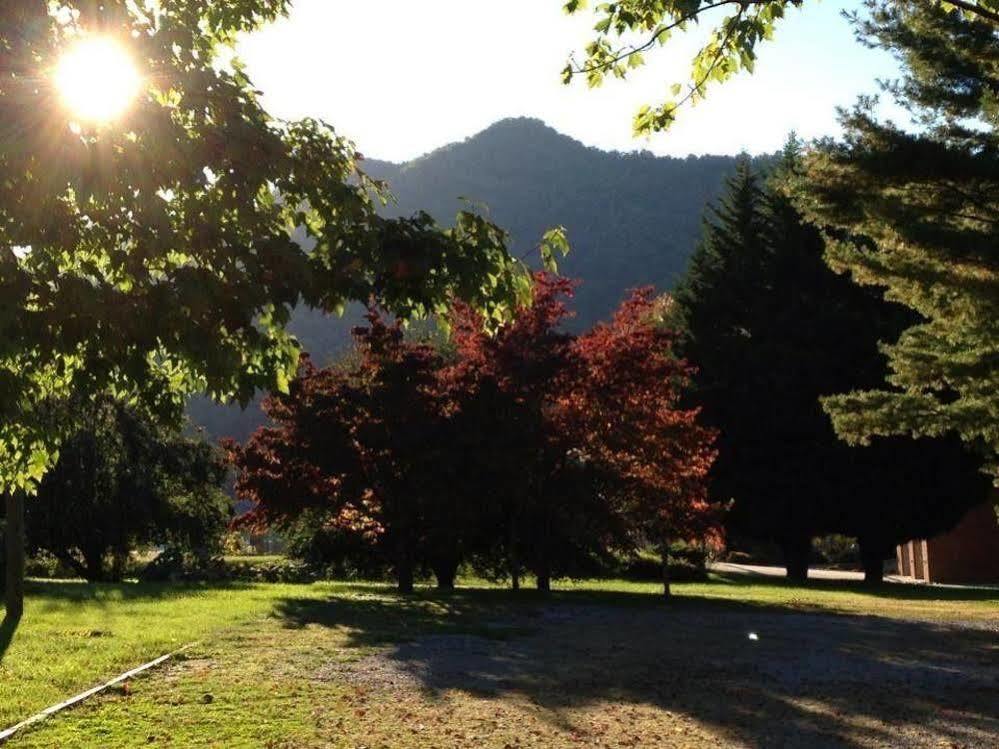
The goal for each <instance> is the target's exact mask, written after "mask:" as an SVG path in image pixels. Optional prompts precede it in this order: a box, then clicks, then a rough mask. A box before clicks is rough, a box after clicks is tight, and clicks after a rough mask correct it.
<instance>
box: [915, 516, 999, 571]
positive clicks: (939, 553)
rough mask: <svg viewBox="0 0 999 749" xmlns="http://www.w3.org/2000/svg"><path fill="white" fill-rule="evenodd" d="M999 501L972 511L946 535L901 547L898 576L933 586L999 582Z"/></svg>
mask: <svg viewBox="0 0 999 749" xmlns="http://www.w3.org/2000/svg"><path fill="white" fill-rule="evenodd" d="M997 500H999V498H997V497H993V498H992V499H990V500H989V501H988V502H984V503H982V504H980V505H978V506H977V507H975V508H973V509H972V510H970V511H969V512H968V513H967V514H966V515H965V516H964V517H963V518H962V519H961V522H960V523H958V524H957V526H955V527H954V529H953V530H951V531H949V532H947V533H943V534H941V535H939V536H934V537H933V538H931V539H928V540H922V539H917V540H913V541H908V542H906V543H905V544H902V545H901V546H899V547H898V550H897V557H898V570H899V574H901V575H906V576H908V577H913V578H915V579H916V580H925V581H926V582H933V583H999V522H997V520H996V512H995V503H996V501H997Z"/></svg>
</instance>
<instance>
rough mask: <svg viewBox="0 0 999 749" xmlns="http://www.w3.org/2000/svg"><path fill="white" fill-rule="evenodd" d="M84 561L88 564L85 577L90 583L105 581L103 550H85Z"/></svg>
mask: <svg viewBox="0 0 999 749" xmlns="http://www.w3.org/2000/svg"><path fill="white" fill-rule="evenodd" d="M83 561H84V563H85V564H86V574H85V575H84V577H85V578H86V579H87V582H89V583H102V582H105V578H104V554H103V552H95V551H90V552H84V554H83Z"/></svg>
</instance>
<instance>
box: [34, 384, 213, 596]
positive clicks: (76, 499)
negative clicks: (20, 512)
mask: <svg viewBox="0 0 999 749" xmlns="http://www.w3.org/2000/svg"><path fill="white" fill-rule="evenodd" d="M61 417H62V418H63V419H64V420H65V421H66V422H67V423H66V426H65V434H66V437H65V439H64V441H63V444H62V447H61V450H60V454H59V459H58V460H57V461H56V463H55V465H54V466H53V468H52V470H51V471H49V473H48V474H46V476H45V477H44V478H43V479H42V481H41V482H40V484H39V486H38V491H37V494H36V496H35V497H33V498H32V501H31V502H29V503H27V507H26V513H25V514H26V519H25V527H26V531H27V545H28V548H29V550H31V551H32V552H33V553H37V552H47V553H49V554H52V555H53V556H54V557H56V558H57V559H58V560H59V561H60V562H62V563H63V564H64V565H65V566H66V567H67V568H69V569H71V570H73V571H74V572H76V573H77V574H78V575H79V576H80V577H83V578H85V579H87V580H91V581H94V580H108V579H120V578H121V575H122V574H123V572H124V562H125V560H126V559H127V557H128V555H129V554H130V553H131V552H132V551H134V550H136V549H139V548H141V547H144V546H149V545H152V544H157V545H161V546H164V547H167V548H169V549H171V550H172V551H174V552H177V553H183V552H192V553H193V554H194V555H195V556H196V557H199V558H200V559H201V560H202V561H204V560H205V559H206V558H207V557H209V556H211V555H212V553H213V552H218V551H219V546H220V539H221V536H222V532H223V530H224V529H225V527H226V524H227V523H228V521H229V518H230V513H231V508H230V502H229V498H228V496H226V494H225V493H224V492H223V491H222V485H223V483H224V482H225V478H226V473H227V470H226V464H225V461H224V460H223V458H222V456H221V455H220V454H219V452H218V451H217V450H215V449H213V448H212V447H211V446H210V445H208V444H207V443H205V442H202V441H200V440H197V439H192V438H188V437H184V436H182V435H181V434H180V433H179V432H178V431H176V430H174V429H171V428H167V427H164V426H162V425H160V424H157V423H156V422H155V421H153V420H152V419H150V418H149V417H148V416H147V415H145V414H143V413H141V412H140V411H138V410H136V409H133V408H129V407H128V406H126V405H125V404H122V403H120V402H116V401H114V400H112V399H108V398H102V399H100V400H99V401H98V402H96V403H85V402H80V401H71V402H70V404H69V405H68V406H67V408H66V410H65V411H64V412H63V413H62V414H61Z"/></svg>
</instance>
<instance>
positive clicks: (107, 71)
mask: <svg viewBox="0 0 999 749" xmlns="http://www.w3.org/2000/svg"><path fill="white" fill-rule="evenodd" d="M54 79H55V85H56V88H57V90H58V91H59V96H60V97H61V98H62V101H63V103H64V104H65V106H66V108H67V109H69V111H70V112H71V113H72V114H73V116H74V117H76V118H78V119H80V120H83V121H86V122H90V123H105V122H110V121H111V120H114V119H117V118H118V117H120V116H121V115H122V114H124V113H125V111H126V110H127V109H128V107H129V106H130V105H131V104H132V102H133V101H134V100H135V97H136V96H137V95H138V94H139V90H140V88H141V86H142V76H141V75H139V71H138V69H137V68H136V66H135V63H134V62H133V61H132V58H131V56H130V55H129V54H128V51H127V50H126V49H125V48H124V47H123V46H122V45H121V44H119V43H118V42H116V41H115V40H113V39H110V38H108V37H103V36H91V37H87V38H85V39H81V40H80V41H78V42H76V43H75V44H73V46H72V47H70V48H69V49H67V50H66V51H65V52H64V53H63V55H62V57H61V58H60V59H59V63H58V65H57V66H56V69H55V76H54Z"/></svg>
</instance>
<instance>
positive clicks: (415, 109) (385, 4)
mask: <svg viewBox="0 0 999 749" xmlns="http://www.w3.org/2000/svg"><path fill="white" fill-rule="evenodd" d="M561 5H562V2H561V0H502V2H496V1H495V0H492V1H491V2H486V0H295V3H294V9H293V11H292V13H291V16H290V17H289V18H287V19H283V20H281V21H278V22H277V23H274V24H272V25H270V26H268V27H267V28H265V29H263V30H261V31H259V32H256V33H254V34H253V35H251V36H248V37H247V38H245V39H244V40H243V41H242V43H241V44H240V48H239V54H240V56H241V57H242V59H243V60H244V61H245V62H246V64H247V66H248V68H249V73H250V75H251V78H252V79H253V81H254V83H255V85H256V86H257V87H258V88H259V89H261V90H262V91H263V92H264V102H265V104H266V106H267V107H268V109H269V110H270V111H271V112H272V113H273V114H274V115H276V116H279V117H286V118H298V117H304V116H312V117H319V118H322V119H324V120H326V121H328V122H330V123H331V124H332V125H334V127H336V129H337V130H338V131H339V132H340V133H342V134H344V135H347V136H349V137H350V138H352V139H353V140H354V141H355V142H356V143H357V145H358V147H359V148H360V150H361V151H362V152H363V153H365V154H366V155H368V156H370V157H375V158H381V159H389V160H392V161H404V160H408V159H410V158H413V157H414V156H418V155H420V154H423V153H426V152H427V151H430V150H432V149H434V148H437V147H439V146H442V145H444V144H446V143H450V142H453V141H457V140H462V139H464V138H466V137H468V136H470V135H473V134H475V133H476V132H478V131H480V130H482V129H484V128H486V127H488V126H489V125H490V124H492V123H493V122H495V121H496V120H499V119H502V118H504V117H512V116H521V115H526V116H532V117H538V118H540V119H542V120H544V121H545V122H547V123H548V124H549V125H551V126H552V127H554V128H555V129H556V130H559V131H560V132H563V133H566V134H567V135H571V136H572V137H574V138H576V139H578V140H580V141H582V142H583V143H585V144H587V145H591V146H597V147H600V148H604V149H617V150H633V149H647V150H650V151H652V152H654V153H656V154H660V155H667V154H668V155H678V156H681V155H686V154H688V153H695V154H702V153H727V154H731V153H736V152H738V151H741V150H748V151H750V152H751V153H760V152H764V151H773V150H775V149H777V148H779V146H780V145H781V143H782V142H783V141H784V139H785V137H786V135H787V132H788V131H789V130H791V129H794V130H797V131H798V134H799V135H801V136H802V137H806V138H811V137H815V136H820V135H827V134H835V133H836V132H837V131H838V130H837V126H836V122H835V107H836V106H840V105H848V104H850V103H852V102H853V100H854V99H855V97H856V96H857V94H859V93H873V92H874V91H875V83H874V80H875V78H878V77H882V78H884V77H891V76H893V75H895V71H896V70H897V68H896V65H895V63H894V61H893V60H892V59H891V58H890V57H889V56H888V55H887V54H886V53H884V52H880V51H872V50H868V49H866V48H864V47H862V46H860V45H859V44H857V43H856V41H855V40H854V39H853V34H852V31H851V28H850V26H849V24H848V23H847V21H845V20H844V19H843V18H841V17H840V15H839V13H840V10H841V9H843V8H849V7H856V5H857V3H856V2H850V1H849V0H825V2H820V1H819V0H809V1H808V2H806V3H805V7H804V8H803V9H801V10H791V11H790V12H789V16H788V17H787V18H786V19H784V21H783V22H782V23H781V25H780V26H779V27H778V29H777V34H776V38H775V39H774V40H773V41H772V42H770V43H768V44H764V45H761V46H760V47H759V59H758V61H757V65H756V73H755V75H753V76H745V75H743V76H739V77H738V78H737V79H735V80H732V81H730V82H729V83H727V84H725V85H723V86H718V87H715V88H714V89H712V90H711V92H710V93H709V97H708V99H707V101H705V102H703V103H701V104H700V105H698V106H697V107H696V108H694V109H687V110H686V111H684V112H683V114H682V115H681V119H680V121H679V122H678V123H677V125H676V126H675V127H674V128H673V130H671V131H670V132H669V133H665V134H659V135H656V136H653V137H652V138H651V139H644V138H642V139H635V138H633V137H632V135H631V119H632V115H633V114H634V112H635V110H636V109H637V108H638V106H639V105H640V104H643V103H646V102H652V101H655V100H657V99H658V98H659V96H660V94H661V93H662V92H664V91H667V90H668V88H669V86H670V84H671V83H673V82H677V81H680V82H682V81H685V80H686V72H687V63H688V62H689V58H690V56H691V54H692V52H693V50H694V47H693V44H692V42H693V41H695V40H693V39H690V40H682V41H681V39H680V38H679V37H678V38H676V39H674V40H673V42H671V43H670V44H669V45H668V46H667V48H665V49H664V50H661V51H659V52H658V53H657V54H654V55H649V56H648V57H647V59H648V62H649V64H648V65H647V66H646V67H645V68H643V69H640V70H638V71H636V72H635V73H633V74H632V77H631V78H630V79H629V80H628V81H625V82H620V81H607V82H606V83H605V84H604V86H603V87H602V88H600V89H596V90H589V89H587V88H586V86H585V83H583V82H581V81H580V82H576V83H574V84H573V85H572V86H570V87H566V86H563V85H562V84H561V81H560V80H559V72H560V70H561V69H562V67H563V66H564V64H565V60H566V57H567V55H568V53H569V52H570V51H573V50H576V49H580V48H581V47H582V46H583V45H584V44H585V42H586V40H587V39H588V37H589V35H588V30H589V29H590V28H591V27H592V18H588V17H581V18H575V17H573V18H569V17H567V16H565V15H564V14H563V13H562V10H561ZM672 47H676V48H677V49H676V51H675V53H673V52H671V51H670V49H671V48H672ZM664 52H665V53H666V54H664Z"/></svg>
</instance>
